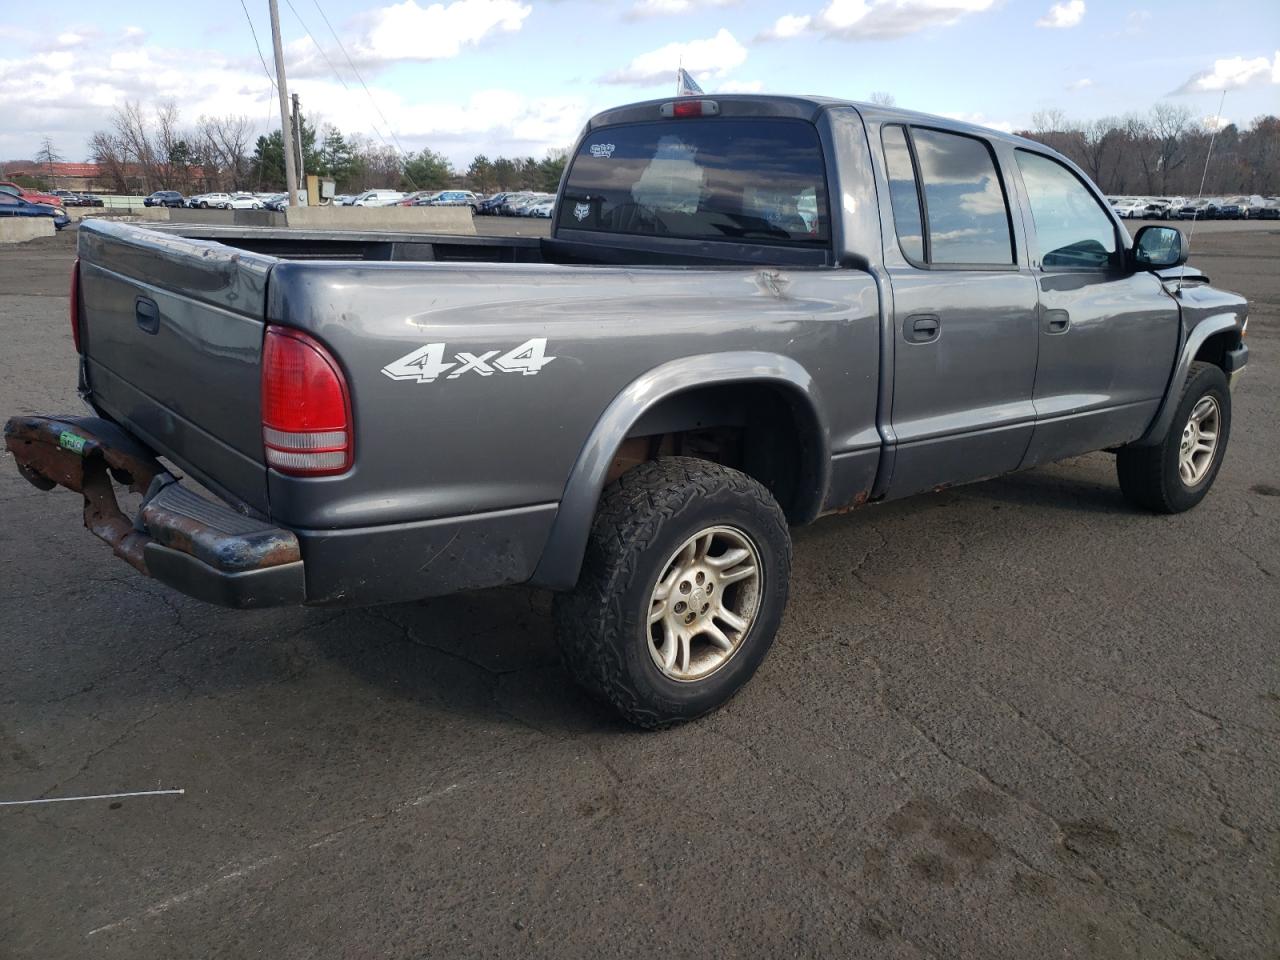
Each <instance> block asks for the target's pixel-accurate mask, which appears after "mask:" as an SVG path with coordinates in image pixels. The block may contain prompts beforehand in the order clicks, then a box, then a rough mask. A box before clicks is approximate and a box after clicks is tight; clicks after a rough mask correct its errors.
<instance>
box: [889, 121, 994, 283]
mask: <svg viewBox="0 0 1280 960" xmlns="http://www.w3.org/2000/svg"><path fill="white" fill-rule="evenodd" d="M911 136H912V140H913V142H914V144H915V148H916V160H917V162H918V163H919V165H920V182H921V183H922V184H923V186H924V207H925V211H926V214H927V216H928V221H929V259H930V261H931V262H932V263H938V264H979V263H981V264H1001V265H1008V264H1012V263H1013V262H1014V261H1013V238H1012V233H1011V231H1010V229H1009V208H1008V206H1007V205H1006V203H1005V199H1004V188H1003V187H1002V186H1001V184H1000V177H999V176H998V175H997V173H996V164H995V158H994V157H992V156H991V150H990V148H988V147H987V145H986V144H985V143H983V142H982V141H981V140H978V139H977V138H975V137H966V136H961V135H959V134H955V133H943V132H942V131H940V130H925V129H920V128H915V129H913V130H912V131H911Z"/></svg>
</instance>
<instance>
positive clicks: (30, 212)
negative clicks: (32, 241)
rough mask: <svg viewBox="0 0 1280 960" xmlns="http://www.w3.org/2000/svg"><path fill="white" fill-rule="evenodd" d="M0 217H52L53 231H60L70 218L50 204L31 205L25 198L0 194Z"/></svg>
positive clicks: (5, 193)
mask: <svg viewBox="0 0 1280 960" xmlns="http://www.w3.org/2000/svg"><path fill="white" fill-rule="evenodd" d="M0 217H52V218H53V227H54V229H55V230H61V229H62V228H63V227H65V226H66V225H67V224H68V223H70V222H71V218H70V217H68V216H67V212H66V211H65V210H63V209H62V208H61V207H55V206H54V205H53V204H51V203H32V202H31V201H30V200H28V199H27V198H26V197H19V196H16V195H14V194H12V193H7V192H0Z"/></svg>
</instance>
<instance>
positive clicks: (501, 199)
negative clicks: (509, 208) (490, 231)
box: [476, 191, 511, 217]
mask: <svg viewBox="0 0 1280 960" xmlns="http://www.w3.org/2000/svg"><path fill="white" fill-rule="evenodd" d="M509 196H511V191H503V192H502V193H495V194H494V195H493V196H491V197H486V198H485V199H484V200H482V201H480V205H479V207H478V208H477V209H476V213H478V214H480V215H481V216H482V217H492V216H497V214H498V208H499V207H501V206H502V205H503V203H505V202H506V199H507V197H509Z"/></svg>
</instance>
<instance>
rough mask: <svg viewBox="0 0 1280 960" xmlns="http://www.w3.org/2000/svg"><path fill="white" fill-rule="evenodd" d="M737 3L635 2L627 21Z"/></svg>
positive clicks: (698, 0) (701, 0)
mask: <svg viewBox="0 0 1280 960" xmlns="http://www.w3.org/2000/svg"><path fill="white" fill-rule="evenodd" d="M737 2H738V0H635V2H634V3H633V4H632V5H631V9H629V10H628V11H627V19H628V20H643V19H646V18H648V17H667V16H671V15H672V14H676V13H691V12H692V11H694V10H697V9H698V8H699V7H731V6H733V5H734V4H736V3H737Z"/></svg>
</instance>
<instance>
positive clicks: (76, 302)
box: [71, 257, 80, 353]
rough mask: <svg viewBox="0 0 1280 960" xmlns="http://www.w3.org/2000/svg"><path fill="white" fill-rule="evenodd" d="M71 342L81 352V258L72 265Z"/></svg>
mask: <svg viewBox="0 0 1280 960" xmlns="http://www.w3.org/2000/svg"><path fill="white" fill-rule="evenodd" d="M71 342H72V343H74V344H75V345H76V353H79V352H80V258H79V257H76V262H75V263H73V264H72V265H71Z"/></svg>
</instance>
